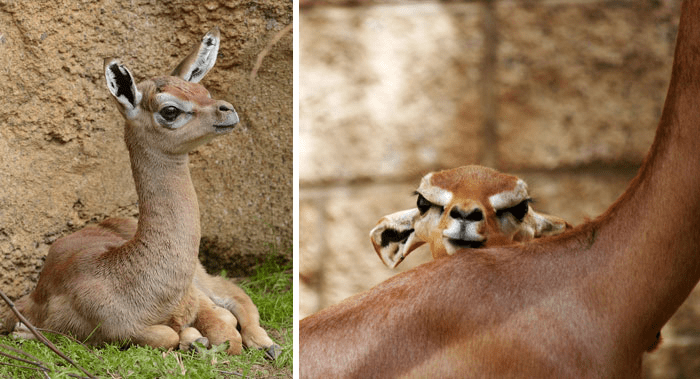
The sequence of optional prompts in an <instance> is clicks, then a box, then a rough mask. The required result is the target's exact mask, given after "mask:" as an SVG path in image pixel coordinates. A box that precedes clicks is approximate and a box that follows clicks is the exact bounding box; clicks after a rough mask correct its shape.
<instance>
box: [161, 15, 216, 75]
mask: <svg viewBox="0 0 700 379" xmlns="http://www.w3.org/2000/svg"><path fill="white" fill-rule="evenodd" d="M220 40H221V33H220V32H219V28H218V27H214V28H213V29H212V30H210V31H209V32H208V33H207V34H205V35H204V37H203V38H202V42H201V43H200V44H199V45H195V47H194V48H193V49H192V52H190V54H189V55H187V57H185V59H183V60H182V62H180V64H179V65H178V66H177V67H176V68H175V70H173V72H172V74H171V75H172V76H177V77H179V78H181V79H184V80H187V81H188V82H193V83H198V82H199V81H200V80H202V78H203V77H204V75H206V74H207V72H209V70H211V68H212V67H214V63H216V56H217V55H218V53H219V42H220Z"/></svg>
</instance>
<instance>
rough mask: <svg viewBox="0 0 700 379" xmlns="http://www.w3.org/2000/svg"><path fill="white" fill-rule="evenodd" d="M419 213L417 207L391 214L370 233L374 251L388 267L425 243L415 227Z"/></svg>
mask: <svg viewBox="0 0 700 379" xmlns="http://www.w3.org/2000/svg"><path fill="white" fill-rule="evenodd" d="M418 215H420V211H419V210H418V209H415V208H414V209H409V210H406V211H401V212H396V213H393V214H390V215H388V216H385V217H383V218H382V219H381V220H379V222H378V223H377V226H375V227H374V229H372V231H371V232H370V233H369V236H370V240H371V241H372V246H374V251H376V252H377V255H378V256H379V258H380V259H381V260H382V262H383V263H384V264H385V265H386V266H387V267H389V268H395V267H396V266H398V265H399V264H400V263H401V262H403V260H404V258H406V256H408V254H409V253H411V251H413V250H414V249H416V248H417V247H419V246H421V245H423V243H424V242H423V241H421V240H418V239H417V238H416V234H415V231H414V229H413V222H414V219H415V217H417V216H418Z"/></svg>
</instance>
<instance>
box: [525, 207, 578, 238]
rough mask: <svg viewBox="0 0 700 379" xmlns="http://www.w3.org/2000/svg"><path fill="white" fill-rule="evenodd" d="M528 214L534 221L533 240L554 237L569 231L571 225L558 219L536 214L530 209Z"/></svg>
mask: <svg viewBox="0 0 700 379" xmlns="http://www.w3.org/2000/svg"><path fill="white" fill-rule="evenodd" d="M530 213H531V214H532V216H533V218H534V219H535V238H539V237H545V236H554V235H557V234H561V233H564V231H566V230H567V229H571V225H569V223H568V222H566V221H564V220H563V219H561V218H559V217H555V216H550V215H547V214H544V213H537V212H535V211H533V210H532V208H530Z"/></svg>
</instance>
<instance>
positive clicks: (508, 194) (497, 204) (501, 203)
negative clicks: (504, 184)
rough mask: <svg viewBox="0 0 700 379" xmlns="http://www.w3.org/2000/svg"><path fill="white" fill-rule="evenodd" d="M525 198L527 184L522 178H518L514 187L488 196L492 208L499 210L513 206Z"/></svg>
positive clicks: (526, 196)
mask: <svg viewBox="0 0 700 379" xmlns="http://www.w3.org/2000/svg"><path fill="white" fill-rule="evenodd" d="M527 198H528V194H527V184H525V182H524V181H523V180H522V179H518V182H517V183H516V184H515V188H513V189H512V190H510V191H503V192H501V193H497V194H495V195H492V196H489V203H491V206H492V207H493V209H495V210H499V209H504V208H510V207H512V206H515V205H517V204H518V203H520V202H522V201H524V200H526V199H527Z"/></svg>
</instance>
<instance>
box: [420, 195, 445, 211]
mask: <svg viewBox="0 0 700 379" xmlns="http://www.w3.org/2000/svg"><path fill="white" fill-rule="evenodd" d="M417 195H418V200H416V207H418V211H419V212H420V214H424V213H425V212H427V211H428V209H430V208H431V207H436V208H438V209H439V210H440V213H442V212H443V211H444V210H445V207H441V206H439V205H437V204H433V203H431V202H430V201H428V200H427V199H426V198H425V197H423V195H421V194H419V193H417Z"/></svg>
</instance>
